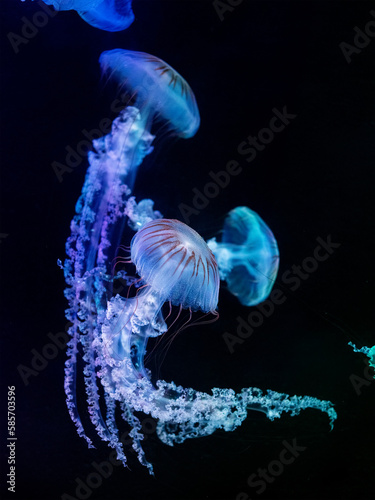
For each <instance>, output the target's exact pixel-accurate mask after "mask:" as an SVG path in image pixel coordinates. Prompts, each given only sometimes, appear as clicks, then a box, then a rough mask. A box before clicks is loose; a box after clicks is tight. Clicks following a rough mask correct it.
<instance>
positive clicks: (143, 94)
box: [99, 49, 200, 139]
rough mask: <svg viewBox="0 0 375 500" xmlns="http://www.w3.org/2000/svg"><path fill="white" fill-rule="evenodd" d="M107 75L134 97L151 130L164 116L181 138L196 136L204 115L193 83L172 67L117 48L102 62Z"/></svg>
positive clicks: (106, 53)
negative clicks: (193, 89) (193, 90)
mask: <svg viewBox="0 0 375 500" xmlns="http://www.w3.org/2000/svg"><path fill="white" fill-rule="evenodd" d="M99 62H100V65H101V67H102V69H103V71H104V72H106V73H108V74H109V75H110V76H111V77H113V78H114V79H115V80H116V81H117V82H118V83H119V84H120V85H121V86H123V87H125V88H126V90H127V91H128V92H129V93H130V95H132V96H135V98H136V101H135V104H134V106H135V107H136V108H138V109H139V110H140V112H141V114H142V116H143V117H144V120H146V122H147V126H146V128H147V129H149V128H150V127H151V123H150V122H151V121H152V120H153V119H154V118H156V119H157V118H159V117H162V118H163V120H166V121H167V122H168V124H169V127H170V129H171V130H173V132H174V133H175V134H176V135H178V136H179V137H183V138H185V139H188V138H190V137H193V135H194V134H195V133H196V131H197V130H198V128H199V124H200V116H199V110H198V106H197V103H196V100H195V97H194V94H193V92H192V90H191V88H190V86H189V84H188V83H187V82H186V80H184V78H182V76H181V75H180V74H179V73H177V71H175V70H174V69H173V68H172V67H171V66H169V64H167V63H166V62H164V61H162V60H161V59H159V58H158V57H155V56H152V55H150V54H146V53H145V52H133V51H131V50H123V49H114V50H108V51H106V52H103V53H102V54H101V56H100V59H99Z"/></svg>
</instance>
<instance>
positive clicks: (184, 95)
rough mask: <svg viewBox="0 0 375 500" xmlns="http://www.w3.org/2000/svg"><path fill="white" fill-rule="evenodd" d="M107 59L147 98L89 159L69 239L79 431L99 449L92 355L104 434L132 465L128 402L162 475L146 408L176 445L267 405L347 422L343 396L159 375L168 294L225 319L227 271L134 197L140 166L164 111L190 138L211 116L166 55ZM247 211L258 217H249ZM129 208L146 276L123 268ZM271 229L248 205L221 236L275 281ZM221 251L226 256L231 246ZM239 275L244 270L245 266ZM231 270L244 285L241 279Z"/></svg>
mask: <svg viewBox="0 0 375 500" xmlns="http://www.w3.org/2000/svg"><path fill="white" fill-rule="evenodd" d="M101 64H102V66H103V67H104V68H105V69H107V68H108V69H110V70H111V71H113V72H114V73H115V77H116V78H117V79H118V80H119V81H120V82H123V85H125V86H126V87H127V89H128V90H132V93H133V94H134V95H135V106H128V107H127V108H125V109H124V110H123V111H122V112H121V113H120V115H119V117H118V118H116V119H115V120H114V122H113V124H112V130H111V132H110V133H109V134H108V135H106V136H105V137H102V138H100V139H97V140H94V141H93V146H94V151H92V152H90V153H89V156H88V159H89V168H88V171H87V175H86V179H85V182H84V186H83V189H82V194H81V196H80V198H79V200H78V202H77V205H76V215H75V217H74V219H73V221H72V223H71V235H70V237H69V238H68V240H67V243H66V251H67V259H66V260H65V263H64V266H63V268H64V273H65V279H66V283H67V289H66V291H65V295H66V298H67V299H68V302H69V308H68V309H67V318H68V320H69V321H71V323H72V326H71V327H70V330H69V334H70V335H71V340H70V342H69V344H68V360H67V361H66V367H65V391H66V394H67V405H68V409H69V412H70V415H71V418H72V420H73V421H74V423H75V425H76V427H77V431H78V433H79V435H80V436H82V437H84V438H85V439H86V440H87V442H88V444H89V446H92V442H91V439H90V438H89V437H88V436H87V434H86V432H85V430H84V428H83V425H82V422H81V418H80V415H79V412H78V409H77V401H76V399H77V398H76V384H77V359H78V357H81V356H82V360H83V362H84V369H83V375H84V381H85V385H86V393H87V403H88V411H89V416H90V419H91V421H92V423H93V425H94V426H95V429H96V431H97V433H98V435H99V436H100V437H101V439H103V440H105V441H107V442H108V443H109V445H110V446H111V447H112V448H114V449H115V450H116V452H117V456H118V458H119V460H121V461H122V462H123V464H124V465H126V463H127V460H126V456H125V452H124V449H123V446H122V443H121V442H120V438H119V431H118V427H117V422H116V413H117V412H116V408H117V407H119V408H120V409H121V414H122V417H123V419H124V420H125V421H126V422H128V424H129V425H130V426H131V431H130V437H131V438H132V440H133V448H134V450H135V451H136V452H137V456H138V458H139V461H140V462H141V463H142V464H143V465H145V466H146V467H147V468H148V469H149V471H150V473H152V470H153V469H152V465H151V464H150V463H149V462H148V461H147V460H146V457H145V453H144V451H143V449H142V446H141V441H142V439H143V434H142V432H141V428H142V426H141V422H140V420H139V418H138V416H137V415H136V412H138V411H141V412H144V413H146V414H149V415H152V416H153V417H154V418H156V419H157V420H158V425H157V433H158V436H159V438H160V439H161V440H162V441H163V442H164V443H166V444H169V445H173V444H174V443H182V442H183V441H184V440H185V439H187V438H194V437H202V436H207V435H209V434H212V433H213V432H214V431H215V430H217V429H223V430H226V431H232V430H234V429H235V428H236V427H238V426H239V425H240V424H241V422H242V421H243V420H244V419H245V418H246V415H247V412H248V411H249V410H257V411H261V412H263V413H265V414H266V416H267V417H268V418H269V419H271V420H274V419H275V418H278V417H280V415H281V413H282V412H289V413H290V414H291V415H292V416H293V415H297V414H299V413H300V411H301V410H303V409H306V408H314V409H317V410H320V411H323V412H326V413H327V414H328V416H329V419H330V423H331V426H332V424H333V422H334V420H335V419H336V412H335V410H334V409H333V406H332V403H330V402H329V401H323V400H319V399H316V398H313V397H310V396H292V397H290V396H288V395H287V394H282V393H277V392H274V391H267V392H266V393H263V392H262V391H261V390H260V389H257V388H247V389H243V390H242V391H241V392H239V393H237V394H236V393H235V392H234V391H233V390H232V389H222V388H220V389H219V388H213V389H212V391H211V392H212V393H211V394H207V393H203V392H198V391H196V390H194V389H191V388H183V387H181V386H177V385H176V384H175V383H174V382H166V381H163V380H159V381H157V382H156V383H155V384H153V383H152V382H151V378H150V375H151V374H150V371H149V370H147V369H146V368H145V367H144V357H145V354H146V350H147V343H148V339H149V338H150V337H156V336H159V335H162V334H163V333H164V332H166V331H167V330H168V325H167V323H166V321H167V319H168V317H166V318H164V316H163V309H162V306H163V304H164V303H165V302H166V303H168V302H169V303H170V308H172V305H171V304H174V305H177V306H178V307H179V313H178V314H180V312H181V310H182V309H183V308H187V309H189V310H190V314H189V318H190V317H191V315H192V311H193V310H201V311H203V312H207V313H212V314H213V315H214V317H216V318H217V317H218V313H217V311H216V309H217V301H218V289H219V271H218V267H217V263H216V259H215V257H214V254H213V253H212V252H211V250H210V249H209V247H208V245H207V244H206V243H205V242H204V240H203V239H202V238H201V237H200V236H199V235H198V234H197V233H196V232H195V231H194V230H192V229H191V228H189V227H188V226H186V225H185V224H183V223H182V222H179V221H176V220H169V219H163V218H161V217H162V215H161V214H160V212H157V211H154V210H153V202H152V200H142V201H141V202H139V203H138V204H137V203H136V202H135V199H134V197H133V196H131V191H132V189H133V183H134V178H135V174H136V172H137V169H138V167H139V165H140V164H141V163H142V161H143V159H144V158H145V157H146V156H147V155H149V154H150V153H151V152H152V150H153V147H152V142H153V140H154V136H153V135H151V133H150V129H151V122H152V119H153V118H156V117H159V118H160V119H164V120H167V122H168V124H169V125H170V127H172V128H173V129H174V131H175V132H176V133H177V134H178V135H180V136H182V137H191V136H192V135H193V134H194V133H195V131H196V130H197V129H198V126H199V113H198V109H197V107H196V103H195V99H194V95H193V94H192V92H191V90H190V88H189V87H188V85H187V84H186V82H185V81H184V80H183V79H182V78H181V77H180V76H179V75H177V73H175V71H174V70H173V69H172V68H170V66H168V65H166V63H163V62H161V61H160V60H158V59H156V58H155V57H153V56H149V55H146V54H142V55H139V53H130V52H127V51H119V50H116V51H111V52H106V53H104V54H103V55H102V56H101ZM161 64H162V65H163V68H164V69H161ZM164 65H165V66H164ZM124 68H125V69H124ZM176 75H177V76H176ZM241 213H245V214H246V216H245V217H242V218H241V217H239V215H240V214H241ZM126 217H128V218H129V222H130V223H129V225H130V227H131V228H132V229H134V230H135V231H138V232H137V233H136V234H135V236H134V237H133V239H132V241H131V250H130V257H131V261H132V262H133V264H135V266H136V271H137V273H138V275H139V280H136V279H135V278H134V277H132V276H129V275H128V274H127V273H125V271H119V272H117V273H115V274H114V273H113V262H114V258H115V257H116V251H117V249H118V247H119V244H120V241H121V238H122V235H123V229H124V223H125V220H126ZM241 221H242V222H241ZM269 233H270V231H269V230H268V228H267V226H265V224H264V223H262V221H261V220H260V219H259V217H258V216H257V215H256V214H255V213H254V212H251V211H250V210H249V209H244V208H240V209H236V210H235V211H233V213H232V212H231V213H230V215H229V218H228V219H227V222H226V225H225V230H224V235H223V242H222V243H221V244H222V245H223V246H228V248H229V245H232V246H233V248H234V246H235V245H237V246H238V247H241V245H242V247H243V248H242V249H240V250H239V251H238V252H237V253H238V254H239V255H240V256H241V258H242V259H249V252H250V251H251V250H253V253H252V257H251V264H252V266H253V267H254V269H255V270H257V271H258V274H259V276H258V275H257V277H256V279H257V280H258V281H260V280H261V279H263V278H262V277H266V278H267V280H268V281H269V280H270V279H271V278H272V279H274V274H275V259H276V256H277V259H278V252H277V246H276V242H275V241H274V239H273V237H272V238H271V236H270V234H269ZM271 235H272V233H271ZM217 245H220V244H217ZM253 246H254V248H253ZM218 258H219V261H220V259H221V257H220V252H219V254H218ZM257 259H258V261H257ZM221 260H222V259H221ZM236 265H237V264H236ZM272 269H273V271H272ZM260 271H261V272H260ZM236 276H237V279H239V278H240V276H239V274H238V273H237V274H236ZM266 278H264V279H266ZM120 279H121V280H122V281H125V282H126V284H127V285H128V287H127V288H125V290H124V293H123V296H121V295H120V294H114V293H113V284H114V282H115V281H117V280H120ZM226 279H227V278H226ZM231 279H232V281H231V283H232V286H233V288H234V290H236V283H235V278H231ZM246 283H247V285H246ZM245 285H246V286H247V287H248V288H250V289H252V288H253V287H254V284H253V280H252V279H250V278H249V277H245V284H241V290H243V292H241V293H242V295H241V297H245V296H246V293H245V290H244V287H245ZM129 286H135V287H138V289H137V293H136V295H135V297H131V298H129V297H128V293H127V292H128V289H129ZM256 286H257V287H259V284H257V285H256ZM268 286H269V284H268V285H266V284H265V283H263V282H262V285H261V287H260V288H259V290H260V291H257V288H255V290H256V292H254V295H256V297H257V298H258V299H259V298H260V297H261V296H262V295H264V293H265V291H264V290H265V289H268V288H267V287H268ZM180 330H181V329H180ZM100 385H101V386H102V388H104V401H101V397H100V390H99V388H100V387H99V386H100ZM104 408H105V411H104V412H103V410H104Z"/></svg>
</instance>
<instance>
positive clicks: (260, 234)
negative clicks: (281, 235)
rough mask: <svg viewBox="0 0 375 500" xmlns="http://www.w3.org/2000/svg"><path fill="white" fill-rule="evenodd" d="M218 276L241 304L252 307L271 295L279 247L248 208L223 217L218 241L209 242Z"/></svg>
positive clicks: (236, 209)
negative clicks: (222, 225) (216, 265)
mask: <svg viewBox="0 0 375 500" xmlns="http://www.w3.org/2000/svg"><path fill="white" fill-rule="evenodd" d="M208 246H209V247H210V248H211V250H212V251H213V253H214V255H215V257H216V260H217V262H218V266H219V270H220V278H221V279H222V280H224V281H226V282H227V285H228V289H229V291H230V292H231V293H232V294H233V295H235V296H236V297H237V298H238V300H239V301H240V302H241V304H243V305H245V306H254V305H257V304H259V303H260V302H263V301H264V300H265V299H266V298H267V297H268V295H269V294H270V292H271V290H272V287H273V285H274V283H275V280H276V276H277V272H278V269H279V249H278V246H277V242H276V239H275V237H274V235H273V234H272V231H271V229H270V228H269V227H268V226H267V224H266V223H265V222H264V221H263V220H262V219H261V218H260V217H259V215H258V214H257V213H256V212H254V211H253V210H250V208H248V207H236V208H234V209H233V210H231V211H230V212H229V213H228V215H227V216H226V218H225V222H224V227H223V232H222V238H221V242H217V241H216V238H212V239H211V240H209V241H208Z"/></svg>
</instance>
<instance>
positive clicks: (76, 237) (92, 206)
mask: <svg viewBox="0 0 375 500" xmlns="http://www.w3.org/2000/svg"><path fill="white" fill-rule="evenodd" d="M115 52H116V53H117V52H120V53H121V51H115ZM108 55H109V57H108ZM147 57H148V58H149V59H151V60H152V61H154V60H157V59H156V58H153V56H146V54H142V56H141V60H144V59H147ZM134 58H135V59H136V55H135V56H134ZM101 60H102V61H103V60H105V61H107V62H110V61H112V59H111V57H110V53H105V55H103V57H102V58H101ZM125 60H126V58H125ZM152 65H154V62H147V61H144V62H143V63H142V64H141V63H140V64H139V65H137V77H138V79H139V80H142V71H143V80H145V82H146V84H147V82H149V80H150V79H151V80H152V78H151V77H150V66H152ZM116 67H117V69H119V66H118V65H117V66H116ZM169 68H170V67H169ZM124 71H125V72H126V66H125V69H124ZM170 71H171V72H172V73H173V70H172V68H170ZM151 73H152V72H151ZM124 75H125V74H124ZM152 76H153V77H154V80H153V82H154V83H155V82H156V81H157V88H158V92H151V85H150V86H149V87H150V88H149V93H148V96H146V95H145V94H142V93H140V97H139V98H137V104H138V105H139V106H140V108H142V109H139V108H137V107H135V106H128V107H126V108H125V109H124V110H122V111H121V112H120V114H119V116H118V117H117V118H116V119H115V120H114V121H113V124H112V129H111V132H110V133H109V134H107V135H106V136H104V137H101V138H99V139H96V140H94V141H93V151H90V152H89V155H88V160H89V168H88V170H87V174H86V179H85V183H84V186H83V188H82V193H81V196H80V198H79V200H78V202H77V205H76V215H75V217H74V219H73V221H72V223H71V235H70V236H69V238H68V240H67V242H66V252H67V259H66V260H65V262H64V265H63V266H62V264H61V263H60V265H61V266H62V267H63V268H64V274H65V280H66V283H67V288H66V290H65V296H66V298H67V299H68V302H69V308H68V309H67V312H66V315H67V319H68V320H69V321H71V322H72V326H71V328H70V330H69V333H70V335H71V337H72V339H71V341H70V342H69V346H68V360H67V362H66V369H65V391H66V395H67V405H68V409H69V412H70V415H71V418H72V420H73V421H74V422H75V424H76V427H77V431H78V433H79V435H81V436H83V437H84V438H85V439H86V440H87V442H88V444H89V445H90V446H91V440H90V438H89V437H88V436H86V433H85V431H84V429H83V426H82V423H81V419H80V416H79V414H78V410H77V401H76V379H77V373H76V372H77V355H78V354H79V352H80V349H81V350H83V356H84V359H85V361H86V362H87V365H86V367H85V370H84V374H85V384H86V391H87V395H88V401H89V412H90V417H91V419H92V421H93V423H94V424H95V426H96V429H97V431H98V433H99V435H100V436H101V437H102V438H103V439H105V440H107V441H110V443H112V444H113V446H114V447H115V448H116V449H118V447H119V443H118V441H116V439H115V437H114V436H113V433H111V431H110V430H109V428H108V426H107V425H106V423H105V421H104V419H103V416H102V414H101V409H100V405H99V395H98V387H97V377H96V375H95V371H96V366H97V360H96V357H97V353H96V351H95V339H97V338H99V336H100V332H101V328H102V325H103V322H104V320H105V316H106V310H107V304H108V300H109V299H110V298H111V297H112V292H113V283H114V282H115V281H116V280H123V279H124V280H125V282H127V283H129V280H130V282H131V277H128V276H126V275H125V276H124V275H123V274H121V273H118V274H115V275H113V273H112V268H113V266H112V263H113V258H114V257H115V256H116V250H117V248H118V245H119V244H120V241H121V237H122V232H123V230H124V223H125V220H126V216H127V215H129V217H130V219H131V225H132V226H134V228H136V229H140V228H141V227H142V225H143V224H145V223H146V222H147V221H149V220H150V219H153V218H157V217H161V214H160V213H159V212H156V211H153V209H152V205H153V202H152V201H151V200H144V201H143V203H142V202H141V203H139V204H138V206H137V205H136V203H135V201H134V198H131V194H132V189H133V184H134V181H135V176H136V174H137V170H138V167H139V166H140V164H141V163H142V161H143V159H144V157H145V156H147V155H149V154H151V152H152V151H153V146H152V142H153V140H154V138H155V136H154V135H152V134H151V133H150V132H149V131H148V128H147V127H151V122H152V117H156V116H157V118H158V119H159V120H166V121H168V123H169V124H172V126H175V128H177V132H178V134H179V135H181V136H183V137H189V136H191V135H192V134H193V132H194V131H196V130H197V127H198V125H197V122H196V117H192V119H193V118H194V119H195V123H194V127H193V128H194V130H193V128H191V127H190V128H189V124H188V122H187V117H186V109H187V107H188V106H189V104H188V102H195V99H194V97H193V95H192V92H191V90H190V88H189V87H188V85H187V83H186V82H185V80H183V79H182V78H181V77H178V79H177V77H176V79H177V80H178V81H177V80H176V85H175V86H173V84H172V86H171V85H170V81H169V79H168V78H166V77H165V75H164V76H163V75H160V74H159V72H158V71H157V70H155V71H154V72H153V75H152ZM130 79H131V78H130ZM180 79H181V81H180ZM131 82H132V84H133V85H137V84H138V83H139V82H138V80H134V79H133V80H131ZM178 82H179V83H178ZM126 85H127V89H128V90H129V92H131V93H133V94H134V93H136V92H137V90H136V89H135V88H133V89H132V88H131V86H130V82H129V81H127V82H126ZM182 87H183V88H184V89H187V88H189V91H186V92H185V93H184V97H182V98H179V94H180V93H181V89H182ZM178 105H180V106H181V108H182V109H181V110H180V111H178V110H177V106H178ZM154 108H156V109H157V113H156V112H155V111H154ZM172 109H173V110H175V112H176V115H180V116H181V117H182V118H181V120H180V121H176V120H175V119H174V117H173V116H171V113H172V111H171V110H172ZM197 113H198V111H197ZM198 116H199V114H198ZM110 405H111V403H110V402H108V406H110ZM119 456H121V453H120V451H119Z"/></svg>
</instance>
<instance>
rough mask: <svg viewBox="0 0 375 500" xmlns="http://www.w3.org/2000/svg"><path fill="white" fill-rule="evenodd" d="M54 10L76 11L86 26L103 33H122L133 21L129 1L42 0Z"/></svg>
mask: <svg viewBox="0 0 375 500" xmlns="http://www.w3.org/2000/svg"><path fill="white" fill-rule="evenodd" d="M43 1H44V3H46V4H47V5H53V7H54V9H55V10H76V11H77V12H78V14H79V15H80V16H81V17H82V19H84V20H85V21H86V22H87V23H88V24H91V26H94V27H95V28H99V29H101V30H105V31H122V30H125V29H126V28H128V27H129V26H130V25H131V24H132V22H133V21H134V14H133V11H132V2H131V0H120V1H119V0H43Z"/></svg>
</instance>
